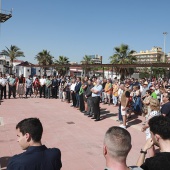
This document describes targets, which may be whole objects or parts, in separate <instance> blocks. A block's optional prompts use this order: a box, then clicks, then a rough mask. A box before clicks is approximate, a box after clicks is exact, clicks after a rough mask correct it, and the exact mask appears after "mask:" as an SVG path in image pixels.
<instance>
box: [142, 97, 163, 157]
mask: <svg viewBox="0 0 170 170" xmlns="http://www.w3.org/2000/svg"><path fill="white" fill-rule="evenodd" d="M150 109H151V112H150V113H148V117H147V120H146V124H145V125H144V126H143V127H142V129H141V130H142V132H144V131H145V134H146V140H148V139H149V138H151V133H150V129H149V125H148V121H149V119H151V118H152V117H154V116H159V115H160V104H159V101H158V99H154V98H151V99H150ZM154 151H155V149H154V147H153V146H152V147H151V148H150V149H149V150H148V152H149V155H150V157H152V156H154V154H155V153H154Z"/></svg>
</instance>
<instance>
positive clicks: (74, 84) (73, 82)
mask: <svg viewBox="0 0 170 170" xmlns="http://www.w3.org/2000/svg"><path fill="white" fill-rule="evenodd" d="M75 86H76V80H75V79H72V83H71V86H70V92H71V98H72V105H71V106H73V107H76V96H75V92H74V91H75Z"/></svg>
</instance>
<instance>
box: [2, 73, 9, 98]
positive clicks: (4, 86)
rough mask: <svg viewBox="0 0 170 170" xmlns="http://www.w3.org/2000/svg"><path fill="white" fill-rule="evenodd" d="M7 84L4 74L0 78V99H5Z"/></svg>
mask: <svg viewBox="0 0 170 170" xmlns="http://www.w3.org/2000/svg"><path fill="white" fill-rule="evenodd" d="M7 84H8V81H7V77H6V76H5V74H4V75H3V76H2V79H1V99H2V98H3V97H4V99H6V85H7Z"/></svg>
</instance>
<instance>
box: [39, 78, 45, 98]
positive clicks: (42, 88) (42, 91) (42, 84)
mask: <svg viewBox="0 0 170 170" xmlns="http://www.w3.org/2000/svg"><path fill="white" fill-rule="evenodd" d="M45 83H46V79H45V77H44V76H42V77H41V78H40V98H41V97H42V93H43V95H44V98H45Z"/></svg>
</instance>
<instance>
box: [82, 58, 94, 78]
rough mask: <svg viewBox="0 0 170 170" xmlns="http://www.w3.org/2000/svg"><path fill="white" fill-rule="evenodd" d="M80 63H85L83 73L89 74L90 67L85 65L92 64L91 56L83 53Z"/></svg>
mask: <svg viewBox="0 0 170 170" xmlns="http://www.w3.org/2000/svg"><path fill="white" fill-rule="evenodd" d="M81 64H85V67H84V72H85V74H87V75H89V72H90V71H91V68H90V67H88V66H87V65H89V64H93V61H92V58H91V56H88V55H85V56H84V57H83V60H82V61H81Z"/></svg>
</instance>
